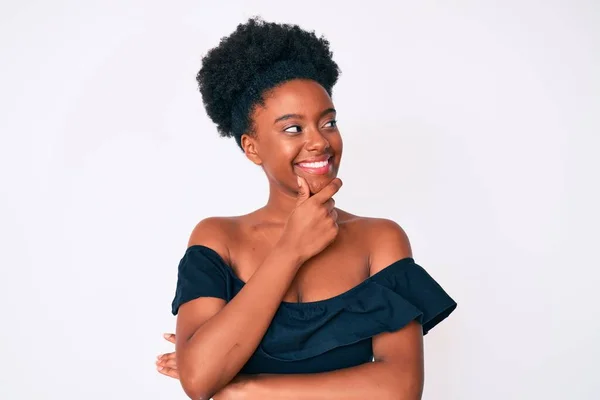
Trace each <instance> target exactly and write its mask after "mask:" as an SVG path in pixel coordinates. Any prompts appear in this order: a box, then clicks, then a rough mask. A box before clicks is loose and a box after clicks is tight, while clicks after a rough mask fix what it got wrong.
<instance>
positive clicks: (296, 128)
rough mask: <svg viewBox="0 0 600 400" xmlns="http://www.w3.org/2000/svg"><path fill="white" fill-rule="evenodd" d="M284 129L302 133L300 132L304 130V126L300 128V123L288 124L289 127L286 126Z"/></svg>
mask: <svg viewBox="0 0 600 400" xmlns="http://www.w3.org/2000/svg"><path fill="white" fill-rule="evenodd" d="M294 129H295V130H294ZM284 131H285V132H288V133H300V132H302V128H300V126H299V125H292V126H288V127H287V128H285V129H284Z"/></svg>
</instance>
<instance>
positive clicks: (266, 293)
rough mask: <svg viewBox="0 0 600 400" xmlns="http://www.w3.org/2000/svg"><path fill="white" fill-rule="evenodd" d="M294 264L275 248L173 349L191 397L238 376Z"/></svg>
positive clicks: (291, 255) (278, 301) (288, 255)
mask: <svg viewBox="0 0 600 400" xmlns="http://www.w3.org/2000/svg"><path fill="white" fill-rule="evenodd" d="M300 262H301V261H300V259H299V258H297V256H295V255H294V253H292V252H291V251H288V249H287V248H284V247H276V248H275V249H274V250H273V251H272V252H271V254H270V255H269V256H268V257H267V258H266V259H265V261H264V262H263V264H262V265H261V266H260V267H259V268H258V269H257V270H256V272H255V273H254V275H253V276H252V277H251V278H250V279H249V280H248V282H247V283H246V284H245V285H244V287H243V288H242V290H240V292H239V293H238V294H237V295H236V296H235V297H234V298H233V299H232V300H231V301H230V302H229V303H228V304H226V305H225V307H224V308H223V309H222V310H221V311H219V312H218V313H217V314H216V315H214V316H213V317H212V318H210V319H209V320H208V321H207V322H206V323H204V324H203V325H202V326H200V327H199V328H198V329H197V330H196V331H195V332H194V333H193V334H192V335H191V337H190V338H189V339H188V340H187V341H186V342H185V343H184V345H182V346H181V349H178V353H177V358H178V363H179V365H180V372H181V381H182V384H187V386H189V387H191V390H190V391H191V393H197V392H202V394H203V395H206V394H207V392H210V394H212V393H214V392H216V391H218V390H219V389H221V388H222V387H223V386H225V385H226V384H227V383H228V382H229V381H231V379H233V377H234V376H235V375H237V374H238V373H239V371H240V370H241V368H242V367H243V366H244V364H245V363H246V362H247V361H248V359H249V358H250V357H251V356H252V354H253V353H254V352H255V351H256V348H257V347H258V344H259V343H260V341H261V339H262V337H263V336H264V334H265V332H266V331H267V329H268V327H269V324H270V323H271V320H272V319H273V316H274V314H275V312H276V311H277V309H278V307H279V305H280V304H281V301H282V299H283V297H284V295H285V293H286V291H287V289H288V287H289V285H290V284H291V281H292V280H293V278H294V276H295V274H296V272H297V269H298V267H299V265H300V264H299V263H300ZM185 386H186V385H184V387H185ZM198 388H200V389H198ZM186 392H187V390H186Z"/></svg>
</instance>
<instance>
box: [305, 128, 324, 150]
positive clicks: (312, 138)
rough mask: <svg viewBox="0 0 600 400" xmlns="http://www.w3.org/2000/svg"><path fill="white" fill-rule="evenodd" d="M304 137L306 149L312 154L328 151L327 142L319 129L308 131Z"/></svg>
mask: <svg viewBox="0 0 600 400" xmlns="http://www.w3.org/2000/svg"><path fill="white" fill-rule="evenodd" d="M307 133H308V134H307V135H306V136H305V137H306V149H307V150H309V151H314V152H319V153H321V152H323V151H325V150H327V149H329V141H328V140H327V138H325V136H323V134H322V133H321V131H319V129H316V128H315V129H309V130H308V132H307Z"/></svg>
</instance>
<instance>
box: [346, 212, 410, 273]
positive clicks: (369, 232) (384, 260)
mask: <svg viewBox="0 0 600 400" xmlns="http://www.w3.org/2000/svg"><path fill="white" fill-rule="evenodd" d="M349 221H352V223H353V224H355V225H356V228H357V229H359V230H360V231H361V232H362V237H363V238H364V240H365V241H366V243H367V246H368V248H369V269H370V274H371V275H373V274H376V273H377V272H379V271H381V270H382V269H384V268H385V267H387V266H389V265H391V264H392V263H394V262H395V261H398V260H400V259H403V258H406V257H412V256H413V254H412V248H411V245H410V240H409V239H408V235H407V234H406V232H405V230H404V229H403V228H402V227H401V226H400V224H398V223H397V222H396V221H393V220H391V219H386V218H372V217H357V216H355V218H352V219H350V220H349Z"/></svg>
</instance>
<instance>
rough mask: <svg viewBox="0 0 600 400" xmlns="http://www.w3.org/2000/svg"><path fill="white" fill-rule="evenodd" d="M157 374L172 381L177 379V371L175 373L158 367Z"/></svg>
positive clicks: (171, 369) (169, 369)
mask: <svg viewBox="0 0 600 400" xmlns="http://www.w3.org/2000/svg"><path fill="white" fill-rule="evenodd" d="M158 372H160V373H161V374H163V375H166V376H168V377H171V378H173V379H179V371H177V370H176V369H173V368H162V367H159V368H158Z"/></svg>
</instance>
